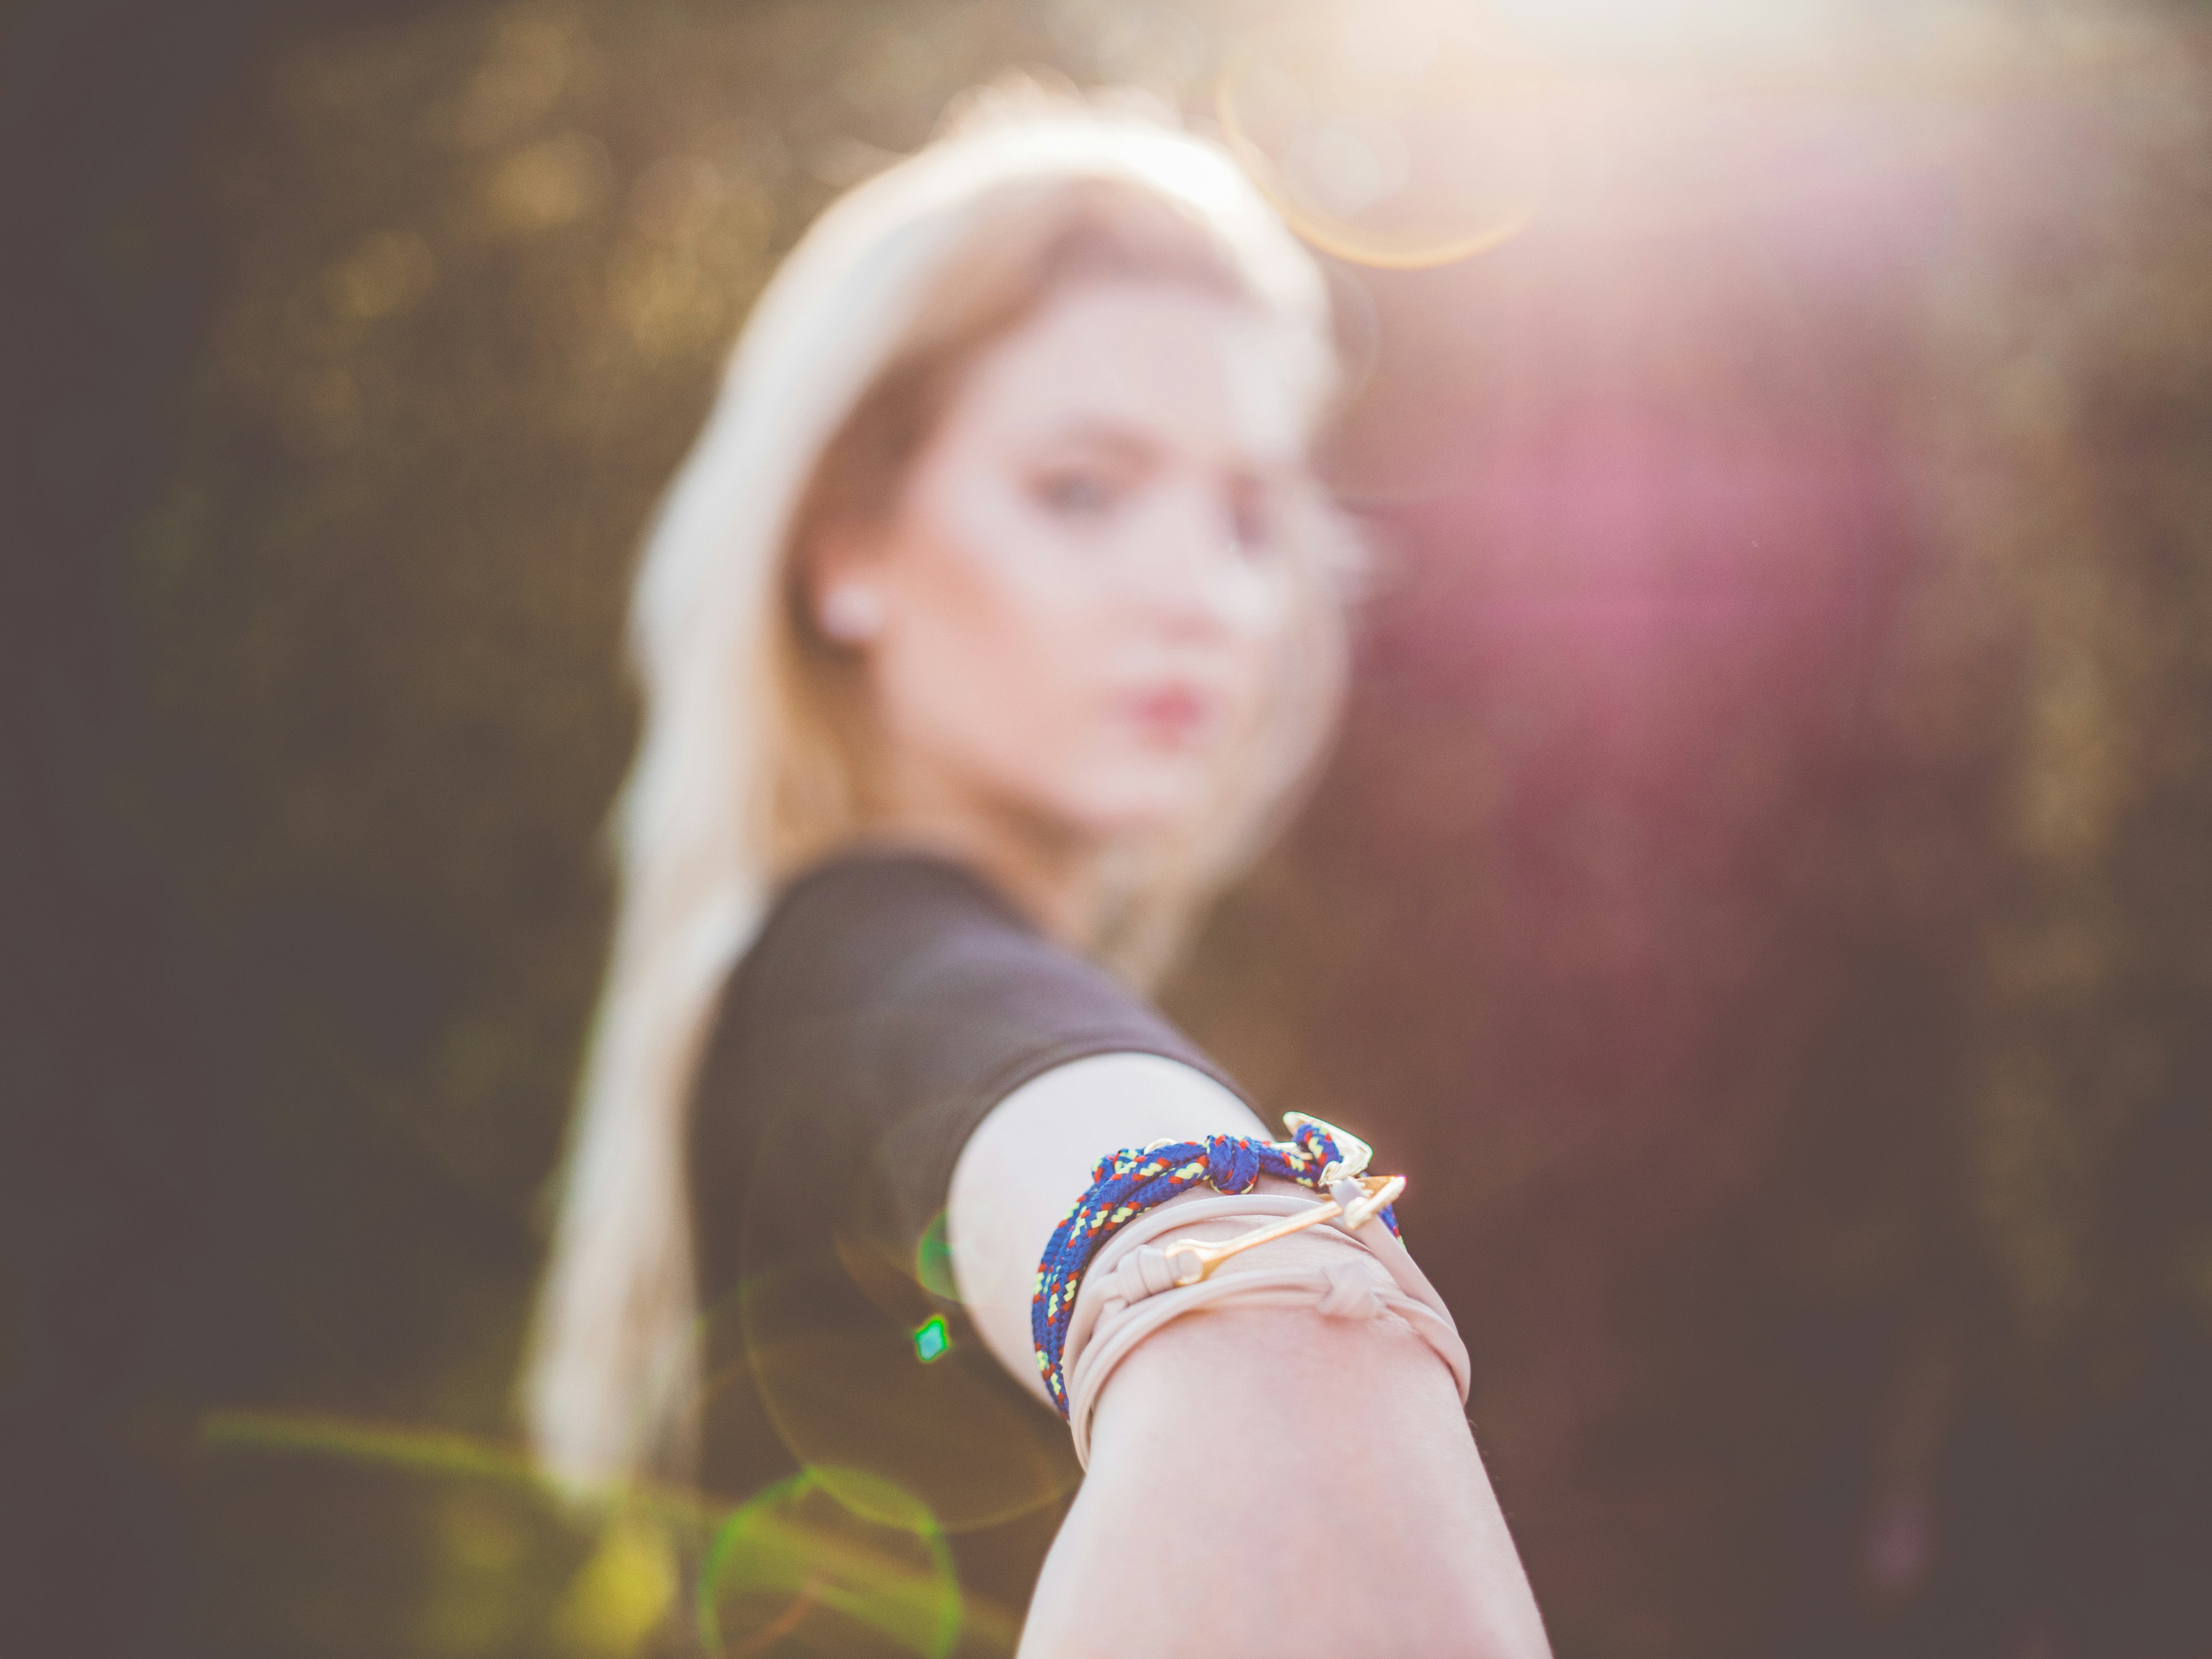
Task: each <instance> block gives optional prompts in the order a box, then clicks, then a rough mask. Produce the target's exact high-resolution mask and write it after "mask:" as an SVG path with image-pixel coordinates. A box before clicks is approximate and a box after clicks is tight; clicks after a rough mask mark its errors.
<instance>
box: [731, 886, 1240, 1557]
mask: <svg viewBox="0 0 2212 1659" xmlns="http://www.w3.org/2000/svg"><path fill="white" fill-rule="evenodd" d="M1127 1051H1134V1052H1139V1053H1148V1054H1164V1055H1167V1056H1170V1057H1171V1058H1173V1059H1176V1060H1181V1061H1182V1062H1183V1063H1185V1064H1186V1065H1189V1066H1194V1067H1196V1068H1197V1069H1198V1070H1200V1071H1201V1072H1203V1073H1206V1074H1207V1075H1208V1076H1211V1077H1213V1078H1216V1079H1219V1080H1220V1081H1221V1082H1222V1083H1224V1084H1225V1085H1228V1086H1230V1087H1231V1088H1234V1087H1235V1085H1234V1084H1233V1083H1231V1080H1230V1079H1228V1078H1227V1077H1225V1075H1224V1074H1223V1073H1221V1071H1220V1070H1219V1069H1218V1067H1217V1066H1214V1065H1213V1063H1212V1061H1211V1060H1208V1059H1207V1058H1206V1055H1205V1054H1202V1053H1201V1052H1200V1050H1199V1049H1198V1048H1196V1047H1195V1046H1194V1044H1193V1043H1192V1042H1190V1041H1189V1040H1188V1038H1186V1037H1185V1036H1182V1034H1181V1033H1180V1032H1178V1031H1177V1030H1176V1029H1175V1028H1174V1027H1173V1026H1172V1025H1170V1024H1168V1022H1167V1021H1166V1020H1165V1019H1164V1018H1162V1017H1161V1016H1160V1015H1159V1014H1158V1012H1155V1011H1154V1010H1152V1008H1151V1007H1149V1006H1146V1004H1145V1003H1144V1002H1143V1001H1142V1000H1140V999H1139V998H1138V997H1136V996H1135V995H1133V994H1132V993H1131V992H1130V991H1129V990H1128V989H1127V987H1124V986H1122V985H1121V983H1120V982H1118V981H1115V979H1113V978H1112V977H1111V976H1110V975H1108V974H1106V973H1105V972H1103V970H1102V969H1099V968H1097V967H1096V966H1095V965H1093V964H1091V963H1089V962H1086V961H1085V960H1083V959H1082V958H1080V957H1077V956H1075V955H1073V954H1072V953H1071V952H1069V951H1066V950H1064V949H1062V948H1061V947H1060V946H1059V945H1055V944H1054V943H1053V942H1051V941H1050V940H1048V939H1046V938H1045V937H1043V935H1042V934H1041V933H1039V932H1038V931H1037V930H1036V927H1033V926H1031V925H1030V923H1029V922H1028V921H1026V920H1025V919H1024V917H1023V916H1022V915H1021V914H1020V913H1019V912H1018V911H1017V910H1016V909H1015V908H1013V907H1012V905H1011V904H1010V903H1008V902H1006V899H1004V898H1003V897H1002V896H1000V894H999V893H998V892H997V891H996V890H994V889H993V888H992V887H991V886H990V885H989V884H987V882H985V881H984V880H983V879H982V878H980V877H979V876H976V875H975V874H973V873H971V872H969V871H968V870H967V869H965V868H964V867H963V866H959V865H957V864H955V863H952V862H950V861H948V860H943V859H939V858H935V857H932V856H927V855H923V854H912V853H902V852H898V853H893V852H881V851H871V852H862V853H854V854H845V855H843V856H841V857H838V858H836V859H835V860H831V861H829V862H828V863H826V864H824V865H822V866H818V867H817V868H816V869H815V870H813V871H811V872H809V873H808V874H806V875H805V876H803V877H801V878H799V879H798V880H796V881H794V882H793V883H792V884H790V885H789V886H788V887H787V889H785V890H784V891H783V892H782V894H781V896H779V897H778V899H777V900H776V902H775V905H774V907H773V908H772V909H771V910H770V912H769V916H768V918H767V921H766V922H765V924H764V925H763V928H762V930H761V933H760V935H759V937H758V939H757V940H756V942H755V943H754V945H753V947H752V949H751V951H750V952H749V953H748V954H747V955H746V957H745V958H744V961H743V962H742V963H739V965H738V968H737V969H736V971H735V972H734V974H733V975H732V977H731V980H730V982H729V984H728V986H727V987H726V992H725V994H724V998H723V1003H722V1006H721V1009H720V1016H719V1018H718V1019H717V1022H716V1024H715V1028H714V1034H713V1036H712V1038H711V1041H710V1042H709V1045H708V1050H707V1053H706V1055H705V1058H704V1060H703V1062H702V1067H701V1073H700V1079H699V1085H698V1089H697V1093H696V1103H695V1110H694V1113H693V1121H692V1131H691V1146H690V1173H691V1195H692V1213H693V1216H694V1218H695V1226H696V1237H697V1249H698V1273H699V1287H700V1293H701V1300H702V1304H703V1305H704V1306H705V1307H706V1308H707V1309H708V1312H709V1316H710V1320H711V1324H710V1352H714V1353H716V1354H718V1355H720V1358H721V1360H722V1362H724V1363H728V1364H734V1363H736V1362H737V1361H738V1359H739V1358H742V1362H743V1364H742V1370H744V1374H745V1375H746V1376H749V1378H750V1383H751V1385H752V1390H753V1391H754V1392H755V1393H756V1394H757V1401H755V1402H754V1403H756V1404H757V1405H758V1406H760V1407H763V1408H764V1410H765V1415H766V1418H767V1419H768V1423H767V1425H761V1424H758V1423H754V1424H753V1425H751V1427H750V1429H746V1428H744V1426H742V1425H729V1424H726V1425H722V1426H720V1428H718V1427H717V1426H716V1425H715V1424H714V1421H713V1413H714V1407H711V1406H710V1422H709V1435H710V1444H709V1464H708V1468H709V1475H710V1479H712V1480H716V1482H717V1485H718V1486H720V1488H721V1490H722V1491H723V1492H725V1493H726V1495H730V1496H737V1495H741V1494H738V1493H736V1492H728V1490H727V1487H728V1484H729V1483H730V1482H731V1480H732V1475H733V1474H736V1470H735V1468H732V1472H731V1473H730V1474H720V1475H719V1477H718V1475H717V1471H716V1462H717V1461H718V1460H717V1458H716V1456H715V1446H714V1439H715V1437H720V1438H722V1439H723V1440H725V1441H726V1440H728V1439H730V1438H731V1437H738V1438H742V1437H744V1435H746V1434H748V1433H750V1434H753V1435H755V1436H757V1435H758V1434H759V1433H761V1432H762V1431H763V1427H765V1431H767V1432H769V1433H770V1434H771V1435H772V1437H773V1439H774V1440H775V1441H776V1442H779V1443H781V1446H782V1447H783V1449H785V1450H786V1451H787V1453H788V1454H789V1455H790V1456H791V1458H793V1459H794V1460H796V1461H797V1462H799V1463H802V1464H806V1465H811V1466H815V1467H817V1468H818V1467H823V1466H831V1467H836V1468H853V1469H858V1470H860V1471H862V1472H863V1473H864V1474H866V1475H869V1476H872V1477H875V1478H878V1479H880V1480H890V1481H893V1482H895V1483H896V1484H897V1485H898V1486H901V1487H902V1488H903V1489H904V1490H905V1491H906V1492H908V1494H909V1495H911V1496H913V1497H915V1498H921V1500H922V1502H923V1503H924V1504H927V1506H928V1508H929V1510H931V1511H932V1512H933V1514H934V1515H935V1516H936V1517H937V1519H938V1521H939V1522H941V1523H942V1524H943V1525H944V1526H945V1528H948V1529H951V1530H956V1531H957V1530H960V1529H963V1528H975V1527H978V1526H988V1525H990V1524H993V1523H994V1522H1000V1521H1003V1520H1006V1518H1008V1517H1010V1516H1016V1515H1019V1514H1022V1513H1024V1512H1026V1511H1030V1510H1036V1509H1038V1508H1039V1507H1040V1506H1041V1505H1043V1504H1047V1503H1048V1502H1049V1501H1050V1500H1051V1499H1052V1498H1054V1497H1056V1496H1058V1495H1059V1494H1060V1493H1061V1492H1065V1491H1066V1490H1067V1489H1068V1488H1069V1487H1070V1486H1072V1485H1073V1478H1074V1474H1075V1466H1074V1462H1073V1458H1072V1456H1070V1455H1069V1454H1068V1450H1067V1444H1066V1442H1067V1433H1066V1428H1065V1427H1064V1426H1063V1425H1061V1424H1060V1421H1059V1419H1057V1418H1056V1417H1054V1415H1053V1414H1052V1413H1051V1412H1050V1410H1049V1408H1048V1407H1045V1406H1044V1405H1043V1404H1042V1402H1040V1401H1036V1400H1035V1399H1034V1398H1033V1397H1031V1396H1030V1395H1026V1394H1025V1393H1024V1392H1022V1391H1021V1390H1020V1389H1018V1385H1017V1384H1016V1383H1014V1382H1013V1379H1012V1378H1011V1377H1009V1376H1006V1374H1005V1372H1004V1370H1003V1369H1002V1368H1001V1367H1000V1366H999V1365H998V1364H996V1362H995V1361H994V1360H993V1358H991V1356H990V1354H989V1353H988V1352H987V1351H986V1350H985V1349H984V1348H983V1346H982V1345H981V1342H980V1340H977V1339H976V1338H975V1335H974V1334H973V1330H972V1328H971V1327H970V1326H969V1324H968V1322H967V1321H966V1319H965V1317H964V1316H963V1313H962V1311H961V1310H960V1307H959V1304H958V1301H957V1295H956V1292H955V1289H954V1285H953V1283H952V1279H951V1273H950V1264H949V1261H948V1260H947V1258H946V1256H945V1247H944V1223H943V1218H944V1211H945V1195H946V1193H947V1190H948V1188H950V1186H951V1176H952V1167H953V1164H954V1163H955V1161H956V1160H957V1158H958V1157H959V1155H960V1151H961V1148H962V1146H963V1145H964V1144H965V1143H966V1141H967V1139H968V1136H969V1133H971V1132H972V1131H973V1130H974V1129H975V1126H976V1125H977V1124H978V1123H979V1122H981V1121H982V1119H983V1117H984V1115H986V1114H987V1112H989V1110H990V1109H991V1108H992V1107H993V1106H994V1105H995V1104H996V1103H998V1102H999V1101H1000V1100H1002V1099H1004V1098H1005V1097H1006V1096H1007V1095H1008V1094H1010V1093H1011V1092H1012V1091H1014V1090H1015V1089H1017V1088H1019V1087H1020V1086H1021V1085H1023V1084H1024V1083H1026V1082H1028V1081H1029V1080H1030V1079H1032V1078H1035V1077H1036V1076H1038V1075H1039V1074H1041V1073H1044V1072H1046V1071H1048V1070H1050V1069H1051V1068H1052V1067H1054V1066H1059V1065H1062V1064H1064V1063H1066V1062H1067V1061H1069V1060H1078V1059H1080V1058H1082V1057H1084V1056H1085V1055H1088V1054H1109V1053H1115V1052H1127ZM1098 1150H1099V1152H1100V1153H1101V1155H1102V1156H1103V1154H1105V1153H1106V1152H1111V1151H1113V1150H1114V1149H1113V1148H1111V1147H1109V1146H1101V1147H1100V1148H1099V1149H1098ZM933 1317H939V1318H942V1319H944V1321H945V1328H944V1329H945V1334H947V1335H948V1336H949V1338H950V1342H951V1346H950V1350H949V1352H945V1353H943V1354H942V1355H941V1356H936V1357H931V1356H932V1354H933V1350H934V1348H935V1346H936V1336H935V1333H933V1331H931V1330H930V1329H929V1322H930V1321H931V1320H932V1319H933ZM747 1410H750V1407H747ZM729 1414H730V1413H729V1411H727V1410H725V1412H724V1415H725V1416H727V1415H729ZM737 1415H738V1416H743V1415H744V1413H743V1412H738V1413H737ZM729 1450H730V1451H731V1453H732V1456H734V1458H735V1462H736V1464H738V1465H744V1466H746V1467H748V1468H753V1469H755V1470H756V1471H757V1468H758V1465H757V1460H756V1459H755V1458H754V1457H753V1456H751V1455H748V1454H747V1451H746V1449H745V1448H744V1447H732V1448H729ZM720 1461H722V1462H724V1463H725V1464H726V1465H727V1464H728V1463H729V1460H728V1459H723V1460H720ZM737 1478H738V1479H744V1478H747V1477H744V1476H743V1475H738V1476H737Z"/></svg>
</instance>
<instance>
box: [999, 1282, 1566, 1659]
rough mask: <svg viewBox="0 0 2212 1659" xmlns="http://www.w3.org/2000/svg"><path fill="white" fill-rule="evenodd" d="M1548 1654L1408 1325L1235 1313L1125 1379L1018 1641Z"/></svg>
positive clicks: (1096, 1435)
mask: <svg viewBox="0 0 2212 1659" xmlns="http://www.w3.org/2000/svg"><path fill="white" fill-rule="evenodd" d="M1268 1248H1269V1249H1273V1250H1279V1251H1281V1252H1282V1253H1284V1254H1285V1255H1286V1256H1290V1255H1297V1254H1298V1253H1299V1252H1300V1251H1301V1250H1302V1249H1304V1248H1305V1247H1304V1246H1302V1245H1301V1243H1300V1242H1299V1241H1297V1240H1284V1241H1281V1243H1279V1244H1278V1245H1272V1246H1269V1247H1268ZM1547 1651H1548V1650H1547V1646H1546V1644H1545V1640H1544V1635H1543V1629H1542V1626H1541V1621H1540V1620H1539V1619H1538V1616H1537V1613H1536V1607H1535V1603H1534V1600H1533V1599H1532V1597H1531V1596H1530V1595H1529V1592H1528V1583H1527V1581H1526V1579H1525V1577H1523V1575H1522V1571H1521V1566H1520V1562H1519V1559H1518V1558H1517V1556H1516V1553H1515V1552H1514V1549H1513V1545H1512V1541H1511V1539H1510V1537H1509V1536H1508V1535H1507V1533H1506V1529H1505V1524H1504V1518H1503V1516H1501V1515H1500V1514H1499V1512H1498V1504H1497V1500H1496V1498H1494V1497H1493V1495H1492V1491H1491V1487H1490V1482H1489V1480H1488V1478H1487V1476H1486V1474H1485V1472H1484V1470H1483V1467H1482V1462H1481V1459H1480V1455H1479V1454H1478V1453H1477V1451H1476V1449H1475V1445H1474V1437H1473V1436H1472V1435H1471V1434H1470V1433H1469V1432H1468V1426H1467V1422H1466V1419H1465V1418H1464V1417H1463V1416H1462V1413H1461V1409H1460V1404H1459V1400H1458V1395H1457V1391H1456V1390H1455V1388H1454V1386H1453V1384H1452V1381H1451V1376H1450V1373H1449V1371H1448V1370H1446V1369H1445V1367H1444V1365H1443V1363H1442V1362H1441V1361H1440V1360H1439V1359H1438V1358H1437V1356H1436V1354H1435V1352H1433V1351H1432V1350H1431V1348H1430V1347H1429V1346H1427V1345H1426V1344H1425V1342H1423V1341H1422V1340H1420V1338H1419V1336H1418V1335H1416V1334H1414V1333H1413V1330H1412V1329H1411V1328H1409V1327H1407V1326H1406V1325H1405V1324H1403V1323H1402V1322H1400V1321H1397V1320H1395V1319H1391V1318H1384V1319H1377V1320H1371V1321H1359V1322H1347V1321H1340V1320H1331V1319H1323V1318H1319V1317H1316V1316H1314V1315H1312V1314H1310V1313H1304V1312H1301V1311H1298V1310H1289V1309H1278V1308H1267V1307H1241V1308H1240V1307H1237V1306H1234V1305H1233V1304H1232V1305H1231V1306H1228V1307H1225V1308H1222V1309H1219V1310H1210V1311H1207V1312H1205V1313H1201V1314H1197V1315H1194V1316H1189V1317H1187V1318H1184V1319H1181V1320H1177V1321H1176V1322H1173V1323H1171V1324H1170V1325H1168V1326H1166V1327H1164V1328H1163V1329H1162V1330H1160V1331H1159V1332H1158V1334H1155V1335H1154V1336H1152V1338H1150V1339H1149V1340H1146V1342H1145V1343H1144V1344H1143V1345H1141V1346H1139V1348H1138V1349H1137V1351H1136V1352H1133V1354H1132V1355H1131V1356H1130V1357H1129V1358H1128V1359H1127V1361H1126V1362H1124V1364H1123V1365H1122V1366H1121V1370H1119V1371H1117V1372H1116V1373H1115V1376H1114V1378H1113V1381H1112V1382H1111V1383H1110V1384H1109V1386H1108V1388H1107V1389H1106V1391H1105V1393H1104V1395H1103V1397H1102V1399H1101V1401H1100V1404H1099V1408H1098V1413H1097V1419H1096V1422H1095V1425H1094V1427H1093V1431H1092V1452H1091V1470H1090V1474H1089V1477H1088V1479H1087V1480H1085V1483H1084V1486H1083V1488H1082V1490H1081V1492H1079V1494H1078V1496H1077V1498H1076V1502H1075V1505H1074V1508H1073V1510H1072V1511H1071V1512H1070V1514H1069V1516H1068V1518H1067V1522H1066V1525H1065V1526H1064V1527H1063V1528H1061V1531H1060V1536H1059V1538H1058V1540H1057V1541H1055V1542H1054V1546H1053V1551H1052V1554H1051V1556H1050V1558H1049V1559H1048V1561H1047V1563H1046V1566H1045V1571H1044V1575H1043V1577H1042V1580H1041V1581H1040V1583H1039V1585H1038V1589H1037V1594H1036V1599H1035V1601H1034V1602H1033V1604H1032V1606H1031V1609H1030V1621H1029V1625H1028V1626H1027V1629H1026V1630H1025V1632H1024V1638H1023V1645H1022V1654H1023V1659H1087V1656H1092V1655H1097V1656H1107V1655H1125V1654H1133V1653H1143V1654H1146V1655H1152V1656H1164V1659H1172V1656H1180V1655H1191V1656H1199V1655H1205V1656H1209V1659H1225V1656H1236V1655H1243V1654H1251V1655H1254V1656H1255V1659H1256V1656H1262V1655H1264V1656H1267V1659H1292V1656H1302V1655H1308V1654H1310V1655H1313V1656H1316V1659H1319V1656H1324V1655H1326V1656H1330V1659H1339V1656H1343V1655H1346V1654H1358V1655H1360V1656H1364V1659H1388V1656H1391V1655H1397V1654H1403V1655H1407V1656H1414V1655H1419V1656H1424V1659H1455V1656H1468V1659H1475V1656H1484V1659H1506V1656H1510V1659H1536V1656H1541V1655H1543V1654H1545V1653H1547Z"/></svg>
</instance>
